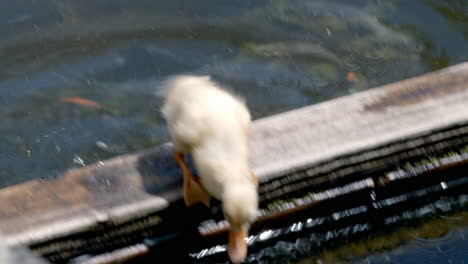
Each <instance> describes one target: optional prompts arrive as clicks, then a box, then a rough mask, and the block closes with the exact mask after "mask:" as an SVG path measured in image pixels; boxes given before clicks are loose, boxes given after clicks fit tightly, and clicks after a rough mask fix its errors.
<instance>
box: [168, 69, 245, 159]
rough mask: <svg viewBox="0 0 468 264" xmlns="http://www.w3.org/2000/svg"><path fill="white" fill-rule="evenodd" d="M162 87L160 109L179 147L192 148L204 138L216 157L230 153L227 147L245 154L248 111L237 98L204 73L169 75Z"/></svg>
mask: <svg viewBox="0 0 468 264" xmlns="http://www.w3.org/2000/svg"><path fill="white" fill-rule="evenodd" d="M162 89H163V90H164V96H165V102H164V105H163V108H162V113H163V116H164V118H165V119H166V121H167V123H168V128H169V132H170V134H171V137H172V140H173V143H174V146H175V147H176V148H178V149H179V151H182V152H189V151H192V150H193V148H196V147H198V146H201V145H202V144H206V143H207V141H208V143H210V144H211V145H213V147H211V148H212V149H213V150H212V151H213V152H216V153H212V154H213V155H217V156H218V157H222V156H224V155H228V156H232V155H233V154H234V153H232V152H231V151H241V152H245V155H247V153H246V152H247V133H248V127H249V125H250V114H249V112H248V110H247V107H246V106H245V104H244V102H243V101H242V100H241V99H240V98H238V97H236V96H234V95H232V94H230V93H228V92H227V91H225V90H223V89H221V88H219V87H218V86H217V85H216V84H215V83H214V82H212V81H211V80H210V78H209V77H208V76H201V77H200V76H190V75H183V76H177V77H173V78H170V79H168V80H167V81H166V82H165V83H164V85H163V88H162ZM214 145H218V146H217V147H214ZM226 152H231V153H229V154H228V153H226Z"/></svg>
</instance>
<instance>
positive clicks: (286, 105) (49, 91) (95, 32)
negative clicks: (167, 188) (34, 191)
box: [0, 0, 468, 263]
mask: <svg viewBox="0 0 468 264" xmlns="http://www.w3.org/2000/svg"><path fill="white" fill-rule="evenodd" d="M467 14H468V2H467V1H459V0H414V1H407V0H392V1H381V0H357V1H347V0H327V1H323V0H317V1H299V0H292V1H291V0H271V1H266V0H265V1H264V0H260V1H258V0H255V1H248V0H244V1H235V2H233V1H227V0H226V1H225V0H221V1H220V0H216V1H215V0H206V1H162V0H159V1H149V0H142V1H137V2H135V1H130V0H113V1H90V0H82V1H57V0H44V1H27V0H18V1H13V2H11V1H9V2H3V3H0V58H1V62H2V63H1V64H0V118H1V120H2V125H1V126H0V135H1V137H0V150H1V151H0V187H4V186H8V185H12V184H15V183H19V182H23V181H26V180H29V179H35V178H49V177H54V176H56V175H58V174H59V173H60V172H62V171H64V170H66V169H68V168H72V167H79V166H82V165H86V164H89V163H93V162H96V161H99V160H102V159H106V158H109V157H112V156H115V155H118V154H120V153H128V152H132V151H137V150H141V149H144V148H148V147H151V146H154V145H157V144H159V143H162V142H164V141H166V140H167V139H168V136H167V133H166V131H165V128H164V125H163V122H162V120H161V117H160V114H159V112H158V109H159V107H160V101H159V99H158V98H157V97H155V96H154V95H153V94H154V91H155V90H156V89H157V84H158V82H159V81H160V80H161V79H162V78H164V77H166V76H168V75H171V74H177V73H183V72H188V73H196V74H209V75H212V76H214V78H215V79H216V80H218V81H219V82H221V83H223V84H224V85H227V86H229V87H231V88H232V89H234V90H235V91H237V92H239V93H240V94H242V95H243V96H245V97H246V99H247V102H248V104H249V106H250V107H251V109H252V113H253V116H254V117H255V118H259V117H262V116H266V115H271V114H274V113H277V112H282V111H286V110H289V109H292V108H297V107H301V106H304V105H309V104H313V103H316V102H320V101H323V100H327V99H330V98H334V97H337V96H341V95H345V94H349V93H353V92H357V91H361V90H365V89H368V88H371V87H374V86H376V85H381V84H385V83H389V82H393V81H398V80H401V79H404V78H407V77H411V76H415V75H418V74H421V73H424V72H428V71H430V70H436V69H439V68H442V67H445V66H448V65H452V64H455V63H458V62H461V61H466V60H468V45H467V42H468V15H467ZM350 72H351V73H353V75H352V76H355V77H353V78H352V79H347V78H346V76H347V75H348V74H349V73H350ZM75 97H79V98H86V99H89V100H92V101H94V102H96V103H97V104H99V106H100V107H90V106H89V105H88V106H87V105H80V104H72V103H67V102H64V101H63V100H61V99H63V98H75ZM395 256H397V255H395ZM382 258H383V259H385V258H386V257H382ZM376 259H379V257H376ZM377 263H382V262H377ZM383 263H386V262H383ZM401 263H406V262H404V261H403V262H401ZM408 263H410V262H408Z"/></svg>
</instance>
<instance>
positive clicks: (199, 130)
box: [162, 75, 258, 263]
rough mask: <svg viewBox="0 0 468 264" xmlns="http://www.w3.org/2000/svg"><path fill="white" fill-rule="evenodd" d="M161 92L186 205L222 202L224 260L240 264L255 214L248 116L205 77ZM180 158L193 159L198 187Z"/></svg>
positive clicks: (176, 81) (176, 82) (171, 83)
mask: <svg viewBox="0 0 468 264" xmlns="http://www.w3.org/2000/svg"><path fill="white" fill-rule="evenodd" d="M162 89H163V91H164V97H165V101H164V105H163V107H162V114H163V116H164V118H165V119H166V121H167V124H168V129H169V133H170V135H171V138H172V143H173V145H174V157H175V159H176V161H177V163H178V164H179V166H180V167H181V169H182V171H183V174H184V187H183V188H184V201H185V204H186V205H187V206H188V207H190V206H192V205H193V204H195V203H197V202H202V203H204V204H205V205H206V206H209V200H210V196H212V197H214V198H216V199H218V200H220V201H221V202H222V208H223V213H224V216H225V218H226V220H227V221H228V222H229V224H230V228H229V238H228V255H229V258H230V259H231V261H232V262H234V263H240V262H241V261H242V260H243V259H244V258H245V257H246V255H247V244H246V241H245V238H246V237H247V235H248V230H249V228H250V225H251V224H252V223H253V222H254V221H255V218H256V214H257V210H258V191H257V189H258V181H257V178H256V177H255V175H254V174H253V173H252V172H251V171H250V169H249V165H248V157H249V149H248V133H249V127H250V123H251V117H250V113H249V111H248V109H247V107H246V105H245V103H244V102H243V101H242V100H241V99H239V98H237V97H236V96H233V95H232V94H230V93H228V92H227V91H225V90H223V89H221V88H220V87H219V86H218V85H216V84H215V83H214V82H212V81H211V80H210V77H209V76H202V77H200V76H187V75H183V76H176V77H172V78H170V79H168V80H167V81H166V82H165V83H164V84H163V87H162ZM183 153H190V154H191V155H192V157H193V160H194V164H195V169H196V170H197V172H198V174H199V178H200V181H199V182H198V181H197V179H195V178H194V177H193V175H192V174H191V173H190V172H189V170H188V169H187V167H186V165H185V163H184V159H183ZM200 183H201V184H200Z"/></svg>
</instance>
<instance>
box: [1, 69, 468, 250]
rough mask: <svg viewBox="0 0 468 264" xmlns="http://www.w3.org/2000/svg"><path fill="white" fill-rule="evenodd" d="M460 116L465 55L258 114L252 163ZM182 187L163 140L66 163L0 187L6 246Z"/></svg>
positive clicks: (307, 160) (359, 145)
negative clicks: (365, 87)
mask: <svg viewBox="0 0 468 264" xmlns="http://www.w3.org/2000/svg"><path fill="white" fill-rule="evenodd" d="M467 125H468V63H464V64H460V65H456V66H453V67H450V68H447V69H444V70H442V71H438V72H435V73H430V74H426V75H423V76H421V77H417V78H413V79H409V80H405V81H401V82H397V83H394V84H390V85H386V86H383V87H379V88H375V89H371V90H369V91H365V92H361V93H357V94H353V95H349V96H345V97H342V98H338V99H334V100H331V101H328V102H324V103H320V104H317V105H313V106H309V107H305V108H301V109H297V110H293V111H290V112H286V113H282V114H278V115H275V116H272V117H267V118H263V119H260V120H256V121H255V123H254V125H253V128H252V131H251V164H252V169H253V171H254V172H255V173H256V174H257V176H258V177H259V180H260V182H261V183H263V184H264V183H267V182H271V181H274V180H275V179H280V178H281V177H283V176H284V175H286V174H290V173H294V172H296V171H300V170H304V169H307V168H314V167H315V166H319V165H323V164H332V163H333V161H334V160H336V159H337V158H338V157H343V156H347V155H351V154H355V153H360V152H363V151H365V150H372V149H375V148H378V147H381V146H385V145H389V144H392V143H395V142H402V141H404V140H405V139H406V138H415V137H419V136H427V138H429V136H430V135H431V134H432V133H433V132H434V131H440V130H447V129H450V128H451V127H459V126H467ZM463 133H465V132H463ZM455 136H456V135H455ZM423 143H424V142H423ZM423 143H421V144H423ZM402 144H403V143H402ZM405 144H406V143H405ZM408 144H415V143H414V142H412V143H408ZM411 147H412V146H411V145H407V146H405V148H411ZM375 155H378V154H375ZM332 165H333V164H332ZM327 166H328V165H327ZM330 166H331V165H330ZM312 176H313V175H312ZM312 176H311V177H312ZM180 186H181V175H180V171H179V169H178V168H177V166H176V164H175V162H174V160H173V158H172V154H171V149H170V144H164V145H162V146H159V147H156V148H155V149H153V150H149V151H144V152H141V153H136V154H131V155H124V156H119V157H116V158H114V159H111V160H107V161H103V162H100V163H97V164H94V165H91V166H87V167H84V168H81V169H75V170H71V171H68V172H66V173H64V174H63V175H62V176H61V177H58V178H56V179H54V180H36V181H31V182H26V183H24V184H20V185H16V186H12V187H9V188H5V189H2V190H0V201H2V203H1V204H0V230H1V231H3V232H4V233H5V235H6V237H7V241H8V242H9V243H10V244H11V245H18V244H26V245H32V244H38V243H43V242H46V241H50V240H52V239H54V238H60V237H66V236H68V235H72V234H79V233H80V232H84V231H88V230H95V229H96V228H97V227H99V226H102V225H118V224H121V223H127V222H131V221H132V220H133V219H138V218H141V217H144V216H148V215H151V214H154V213H156V212H158V211H161V210H164V209H166V208H168V207H169V206H170V205H171V204H172V203H173V202H174V201H180V199H181V190H180ZM261 191H262V189H261Z"/></svg>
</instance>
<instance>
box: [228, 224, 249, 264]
mask: <svg viewBox="0 0 468 264" xmlns="http://www.w3.org/2000/svg"><path fill="white" fill-rule="evenodd" d="M246 237H247V231H245V230H244V229H243V228H241V229H240V230H230V231H229V240H228V256H229V259H230V260H231V261H232V263H235V264H238V263H241V262H242V261H243V260H244V259H245V257H246V256H247V242H245V238H246Z"/></svg>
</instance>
